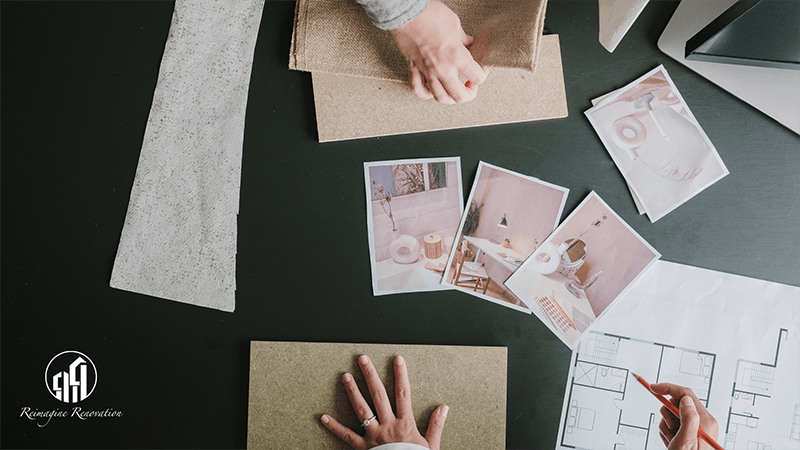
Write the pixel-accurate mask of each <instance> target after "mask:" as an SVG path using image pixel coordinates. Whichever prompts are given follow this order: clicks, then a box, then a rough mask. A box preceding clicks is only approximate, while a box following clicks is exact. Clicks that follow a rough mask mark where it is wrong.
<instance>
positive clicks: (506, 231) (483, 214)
mask: <svg viewBox="0 0 800 450" xmlns="http://www.w3.org/2000/svg"><path fill="white" fill-rule="evenodd" d="M568 192H569V190H568V189H566V188H563V187H560V186H556V185H553V184H550V183H546V182H544V181H541V180H539V179H536V178H533V177H529V176H525V175H521V174H519V173H516V172H512V171H510V170H506V169H503V168H500V167H496V166H493V165H491V164H487V163H485V162H481V163H480V164H479V165H478V171H477V173H476V175H475V182H474V183H473V186H472V191H471V192H470V195H469V199H468V201H467V207H466V209H467V211H466V213H465V214H464V216H463V218H462V220H461V224H460V226H459V229H458V237H457V239H455V240H454V242H453V244H452V245H451V249H450V257H449V259H448V262H447V271H446V272H445V276H444V280H443V283H444V284H445V285H447V286H451V287H453V288H455V289H458V290H460V291H462V292H466V293H469V294H471V295H474V296H477V297H479V298H482V299H484V300H488V301H491V302H493V303H497V304H500V305H503V306H507V307H509V308H512V309H516V310H518V311H522V312H526V313H530V308H529V307H528V305H526V303H525V302H524V301H523V300H522V299H520V298H519V297H517V296H516V295H515V294H514V293H513V292H511V290H509V289H508V288H507V287H506V285H505V281H506V280H507V279H508V278H509V277H510V276H511V274H512V273H514V272H515V271H516V270H517V269H518V268H519V267H520V266H521V265H522V263H523V262H524V261H525V260H526V259H527V258H528V256H529V255H531V254H532V253H533V252H534V251H535V250H536V248H537V247H538V246H539V245H540V244H541V243H542V242H543V241H544V240H545V239H546V238H547V236H548V235H550V233H552V231H553V230H554V229H555V227H556V225H557V224H558V220H559V219H560V218H561V213H562V211H563V209H564V203H565V202H566V200H567V194H568Z"/></svg>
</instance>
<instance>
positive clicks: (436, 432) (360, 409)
mask: <svg viewBox="0 0 800 450" xmlns="http://www.w3.org/2000/svg"><path fill="white" fill-rule="evenodd" d="M358 365H359V366H360V367H361V372H362V373H363V374H364V378H365V379H366V382H367V387H368V388H369V393H370V395H371V396H372V399H373V402H374V404H375V412H374V413H373V412H372V410H371V409H370V407H369V405H368V404H367V401H366V400H364V397H363V396H362V395H361V392H360V391H359V389H358V386H357V385H356V382H355V380H354V379H353V376H352V375H350V374H349V373H346V374H344V375H343V376H342V382H343V383H344V388H345V391H346V392H347V396H348V397H349V398H350V403H351V404H352V405H353V409H354V410H355V412H356V416H357V417H358V420H360V421H362V424H361V426H362V427H363V428H364V430H366V434H365V435H364V436H360V435H358V434H357V433H356V432H354V431H353V430H351V429H349V428H347V427H345V426H343V425H342V424H340V423H339V422H337V421H336V419H334V418H333V417H331V416H329V415H327V414H324V415H323V416H322V418H321V420H322V423H323V424H324V425H325V426H326V427H327V428H328V429H329V430H331V431H332V432H333V433H334V434H335V435H337V436H339V437H340V438H342V439H343V440H344V441H345V442H347V443H348V444H349V445H351V446H352V447H353V448H354V449H356V450H365V449H370V448H373V447H375V446H379V445H382V444H389V443H408V444H412V445H411V446H406V447H395V448H415V447H416V446H417V445H418V446H422V447H424V448H429V449H431V450H439V441H440V440H441V437H442V430H443V429H444V422H445V420H446V419H447V411H448V407H447V406H445V405H442V406H440V407H438V408H436V410H435V411H434V412H433V414H432V415H431V419H430V423H429V424H428V431H427V433H426V434H425V437H422V435H421V434H420V433H419V430H417V425H416V422H415V420H414V411H413V410H412V408H411V386H410V384H409V382H408V371H407V369H406V364H405V360H404V359H403V357H402V356H397V357H396V358H395V359H394V376H395V389H394V390H395V401H396V405H397V415H395V414H394V413H393V412H392V405H391V404H390V403H389V397H388V395H387V393H386V389H385V388H384V387H383V383H382V382H381V379H380V377H379V376H378V372H377V371H376V370H375V367H374V366H373V365H372V361H371V360H370V359H369V357H368V356H366V355H362V356H360V357H359V358H358ZM380 448H386V449H389V448H392V447H390V446H386V447H383V446H381V447H380ZM416 448H418V447H416Z"/></svg>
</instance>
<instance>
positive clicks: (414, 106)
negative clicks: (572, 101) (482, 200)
mask: <svg viewBox="0 0 800 450" xmlns="http://www.w3.org/2000/svg"><path fill="white" fill-rule="evenodd" d="M537 65H538V68H537V70H536V73H531V72H528V71H524V70H520V69H501V68H493V69H490V71H489V77H488V78H487V79H486V82H484V83H483V84H482V85H481V87H480V89H479V90H478V96H477V98H476V99H475V100H472V101H470V102H467V103H462V104H459V105H443V104H439V103H436V102H435V101H434V100H427V101H423V100H420V99H419V98H417V97H416V96H414V94H413V93H411V90H410V89H409V88H408V85H407V84H406V83H400V82H394V81H389V80H378V79H372V78H364V77H351V76H345V75H334V74H330V73H322V72H314V73H312V80H313V86H314V104H315V105H316V114H317V130H318V134H319V140H320V142H326V141H337V140H344V139H355V138H364V137H374V136H386V135H392V134H404V133H416V132H421V131H434V130H446V129H452V128H465V127H475V126H482V125H494V124H502V123H513V122H527V121H533V120H542V119H551V118H559V117H566V116H567V97H566V91H565V89H564V73H563V70H562V67H561V51H560V46H559V41H558V36H557V35H546V36H542V41H541V47H540V55H539V62H538V64H537Z"/></svg>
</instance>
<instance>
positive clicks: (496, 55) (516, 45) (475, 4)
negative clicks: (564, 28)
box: [289, 0, 547, 81]
mask: <svg viewBox="0 0 800 450" xmlns="http://www.w3.org/2000/svg"><path fill="white" fill-rule="evenodd" d="M443 3H445V4H446V5H447V6H448V7H450V9H452V10H453V12H455V13H456V14H457V15H458V17H459V18H460V19H461V26H462V27H463V28H464V31H465V32H466V33H467V34H468V35H470V36H472V37H474V38H475V41H474V42H473V44H472V45H471V46H470V52H471V53H472V55H473V57H474V58H475V60H476V61H478V62H479V63H480V64H482V65H484V66H492V67H506V68H519V69H525V70H529V71H533V70H534V69H535V68H536V60H537V57H538V54H539V42H540V40H541V37H542V29H543V28H544V12H545V7H546V5H547V0H443ZM289 68H290V69H294V70H303V71H307V72H328V73H336V74H341V75H354V76H364V77H372V78H383V79H387V80H398V81H407V80H408V63H407V62H406V60H405V58H404V57H403V54H402V53H400V50H398V49H397V46H396V45H395V44H394V41H393V40H392V36H391V35H390V34H389V32H388V31H383V30H380V29H378V28H377V27H376V26H374V25H373V24H372V22H371V21H370V20H369V17H368V16H367V14H366V13H365V12H364V10H363V9H362V8H361V5H359V4H358V3H356V2H355V1H353V0H298V1H297V6H296V8H295V18H294V30H293V33H292V45H291V49H290V51H289Z"/></svg>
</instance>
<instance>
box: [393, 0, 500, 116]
mask: <svg viewBox="0 0 800 450" xmlns="http://www.w3.org/2000/svg"><path fill="white" fill-rule="evenodd" d="M390 32H391V34H392V37H393V38H394V41H395V43H396V44H397V47H398V48H399V49H400V51H401V52H402V53H403V55H405V57H406V59H407V60H408V81H409V84H410V85H411V91H412V92H413V93H414V94H415V95H416V96H417V97H419V98H421V99H423V100H428V99H430V98H435V99H436V101H437V102H439V103H446V104H454V103H462V102H466V101H469V100H472V99H474V98H475V96H476V95H477V93H478V86H479V85H480V84H481V83H483V82H484V80H486V76H487V74H488V72H487V70H486V69H484V68H483V67H481V65H480V64H478V63H477V62H476V61H475V60H474V59H473V58H472V55H471V54H470V52H469V50H468V49H467V47H469V46H470V45H471V44H472V41H473V39H472V37H471V36H469V35H467V34H466V33H464V30H463V29H462V28H461V21H460V20H459V18H458V16H457V15H456V14H455V13H454V12H453V11H451V10H450V8H448V7H447V6H445V5H444V4H442V3H441V2H440V1H438V0H431V2H430V3H429V4H428V7H427V8H425V10H424V11H423V12H422V14H420V15H419V16H417V17H416V18H414V19H413V20H411V21H410V22H407V23H406V24H404V25H402V26H400V27H398V28H395V29H393V30H390ZM459 74H461V75H463V76H464V77H465V78H466V79H467V81H466V82H462V81H461V79H460V78H459Z"/></svg>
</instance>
